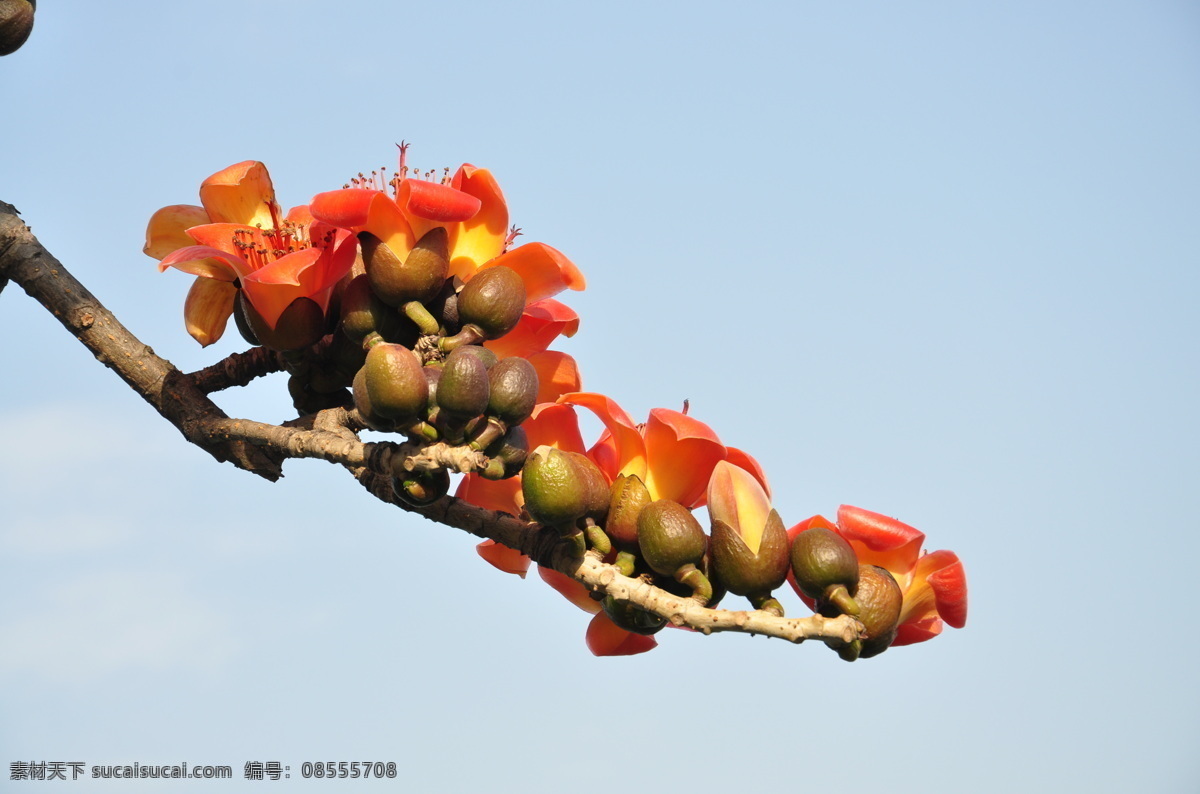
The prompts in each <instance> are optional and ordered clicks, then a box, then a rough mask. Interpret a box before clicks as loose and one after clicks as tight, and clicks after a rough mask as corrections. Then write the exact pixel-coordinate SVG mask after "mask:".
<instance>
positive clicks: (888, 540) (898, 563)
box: [788, 505, 967, 645]
mask: <svg viewBox="0 0 1200 794" xmlns="http://www.w3.org/2000/svg"><path fill="white" fill-rule="evenodd" d="M810 527H825V528H827V529H831V530H833V531H834V532H837V533H838V534H839V535H841V536H842V537H843V538H845V539H846V540H847V541H848V542H849V543H850V546H851V548H853V549H854V551H855V553H856V554H857V555H858V561H859V562H860V563H864V564H867V565H878V566H879V567H880V568H885V569H886V570H887V571H888V572H889V573H891V574H892V577H893V578H894V579H895V580H896V583H897V584H899V585H900V590H901V592H903V594H904V603H903V605H902V606H901V608H900V624H899V628H898V631H897V634H896V639H895V640H894V641H893V642H892V645H910V644H912V643H915V642H924V641H925V640H928V639H931V638H933V637H936V636H937V635H938V634H941V633H942V627H943V625H944V624H949V625H950V626H953V627H954V628H956V629H961V628H962V627H963V626H965V625H966V622H967V577H966V573H965V572H964V570H963V565H962V562H961V561H960V560H959V559H958V555H957V554H955V553H954V552H952V551H944V550H943V551H935V552H931V553H928V554H922V553H921V550H922V546H923V545H924V544H925V533H923V532H921V531H920V530H918V529H915V528H913V527H910V526H909V525H908V524H904V523H901V522H900V521H897V520H896V519H894V518H889V517H888V516H884V515H881V514H879V513H872V512H871V511H869V510H863V509H862V508H860V507H851V506H850V505H842V506H841V507H839V508H838V514H837V523H836V524H835V523H832V522H830V521H829V519H827V518H825V517H823V516H813V517H812V518H808V519H805V520H804V521H801V522H800V523H799V524H797V525H796V526H794V527H792V528H791V529H789V530H788V538H789V539H794V538H795V537H796V535H798V534H799V533H801V532H803V531H804V530H806V529H809V528H810ZM790 578H791V577H790V576H789V579H790ZM792 586H793V587H796V583H795V582H794V581H793V582H792ZM796 592H797V593H800V590H799V588H798V587H796ZM800 597H801V598H802V599H804V601H805V603H807V604H808V605H809V606H810V607H811V606H812V605H813V602H812V600H811V599H809V598H807V597H806V596H804V594H803V593H800Z"/></svg>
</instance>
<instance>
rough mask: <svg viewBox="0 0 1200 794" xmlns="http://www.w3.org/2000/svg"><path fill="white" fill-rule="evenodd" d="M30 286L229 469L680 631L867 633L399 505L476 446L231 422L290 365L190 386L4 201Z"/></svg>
mask: <svg viewBox="0 0 1200 794" xmlns="http://www.w3.org/2000/svg"><path fill="white" fill-rule="evenodd" d="M10 279H11V280H12V281H15V282H16V283H17V284H19V285H20V286H21V287H22V288H23V289H24V290H25V292H27V293H28V294H29V295H30V297H32V298H33V299H34V300H36V301H38V302H39V303H41V304H42V305H43V306H44V307H46V308H47V309H48V310H49V311H50V312H51V313H52V314H54V316H55V317H57V318H58V320H59V322H61V323H62V324H63V326H64V327H65V328H66V329H67V330H68V331H70V332H71V333H72V334H73V335H74V336H75V338H76V339H78V340H79V341H80V342H82V343H83V345H84V346H85V347H87V348H88V349H89V350H90V351H92V353H93V354H94V355H95V356H96V358H97V359H98V360H99V361H100V362H102V363H103V364H104V365H105V366H107V367H108V368H109V369H111V370H113V371H114V372H115V373H116V374H117V375H119V376H120V377H121V379H122V380H124V381H125V382H126V383H127V384H128V385H129V386H130V387H131V388H132V389H133V390H134V391H135V392H137V393H138V394H139V395H141V396H142V398H143V399H144V400H146V402H148V403H150V404H151V405H152V406H154V408H155V409H156V410H157V411H158V412H159V413H160V414H161V415H162V416H163V417H164V418H165V419H167V421H169V422H171V424H173V425H175V427H176V428H178V429H179V431H180V432H181V433H182V434H183V436H184V437H185V438H186V439H187V440H188V441H190V442H191V443H193V444H196V445H198V446H200V447H201V448H203V449H205V450H206V451H208V452H209V453H210V454H211V455H212V456H213V457H215V458H216V459H217V460H219V461H229V462H232V463H233V464H234V465H236V466H238V467H239V468H243V469H246V470H247V471H252V472H254V473H255V474H258V475H260V476H262V477H266V478H267V479H270V480H276V479H278V478H279V477H281V476H282V469H281V464H282V462H283V460H285V459H287V458H320V459H322V460H327V461H330V462H332V463H337V464H340V465H342V466H344V467H346V468H348V469H349V470H350V471H351V472H352V473H353V474H354V476H355V477H356V478H357V479H358V481H359V482H360V483H361V484H362V485H363V486H364V487H365V488H366V489H367V490H368V491H370V492H371V494H373V495H374V496H375V497H376V498H378V499H380V500H382V501H384V502H388V503H390V504H395V505H397V506H398V507H401V508H402V509H404V510H407V511H409V512H411V513H415V514H417V515H420V516H422V517H424V518H427V519H429V520H431V521H434V522H437V523H440V524H445V525H447V526H451V527H455V528H457V529H461V530H464V531H466V532H469V533H471V534H473V535H476V536H478V537H481V538H489V539H491V540H494V541H496V542H497V543H502V544H504V545H505V546H508V547H510V548H513V549H516V550H518V551H520V552H522V553H523V554H526V555H528V556H529V557H530V558H531V559H533V560H535V561H536V562H537V563H538V564H539V565H544V566H547V567H551V568H553V569H555V570H557V571H559V572H561V573H564V574H566V575H568V576H571V577H573V578H575V579H577V580H578V581H580V582H582V583H583V584H585V585H586V586H588V587H589V588H591V589H592V590H593V591H596V592H600V593H607V594H610V595H612V596H613V597H614V598H617V599H619V600H623V601H628V602H629V603H631V604H634V605H635V606H638V607H640V608H642V609H645V610H647V611H649V612H653V613H655V614H657V615H660V616H662V617H664V618H666V619H667V620H670V621H671V622H672V623H673V624H674V625H676V626H686V627H688V628H692V629H695V630H696V631H700V632H703V633H705V634H710V633H712V632H715V631H736V632H746V633H750V634H763V635H766V636H769V637H779V638H782V639H786V640H789V641H791V642H801V641H803V640H806V639H821V640H826V641H828V642H831V643H834V644H837V643H846V642H850V641H852V640H853V639H855V638H856V637H858V636H859V632H860V631H861V629H862V627H861V624H859V623H858V622H857V621H856V620H854V619H853V618H850V617H847V616H842V617H838V618H824V617H821V616H819V615H814V616H812V617H806V618H779V617H775V616H774V615H772V614H770V613H767V612H764V611H761V610H754V611H731V610H725V609H708V608H706V607H702V606H700V605H699V604H698V603H697V602H696V601H695V600H693V599H691V598H680V597H678V596H675V595H672V594H671V593H668V592H666V591H665V590H662V589H660V588H657V587H654V586H653V585H651V584H649V583H647V582H645V581H642V580H640V579H633V578H630V577H627V576H623V575H622V574H621V573H620V572H619V571H618V570H617V569H616V568H615V567H614V566H612V565H607V564H605V563H604V562H603V561H602V560H600V559H599V558H598V557H596V556H595V552H588V554H586V555H585V556H584V557H583V558H578V557H573V556H572V552H571V544H569V543H566V542H564V541H563V540H562V538H561V537H560V536H559V534H558V533H557V532H556V531H555V530H553V529H550V528H546V527H542V526H540V525H538V524H534V523H531V522H528V521H523V520H521V519H519V518H516V517H514V516H511V515H509V514H507V513H498V512H495V511H492V510H487V509H484V508H481V507H477V506H475V505H472V504H469V503H467V502H464V501H462V500H459V499H456V498H454V497H450V496H445V497H443V498H441V499H439V500H438V501H436V502H434V503H433V504H430V505H426V506H424V507H414V506H412V505H409V504H405V503H402V502H399V501H397V500H395V499H394V498H393V492H392V487H391V478H392V477H396V476H400V475H402V474H403V473H405V472H410V471H414V470H433V469H441V468H445V469H450V470H453V471H458V472H470V471H475V470H477V469H480V468H482V467H484V466H486V465H487V462H488V461H487V457H486V456H484V455H483V454H482V453H479V452H475V451H473V450H471V449H470V448H469V447H465V446H459V447H455V446H450V445H448V444H446V443H444V442H439V443H435V444H420V443H415V442H411V441H409V442H404V443H392V442H363V441H362V440H361V439H359V437H358V435H357V434H356V433H355V432H354V431H355V429H361V428H362V427H363V426H364V425H363V424H362V422H361V420H360V419H359V417H358V416H357V414H356V413H355V412H354V411H348V410H346V409H343V408H332V409H328V410H325V411H321V412H319V413H318V414H315V415H313V416H309V417H302V418H301V419H299V420H294V421H292V422H289V423H286V424H285V425H271V424H267V423H264V422H255V421H252V420H248V419H231V418H230V417H228V416H227V415H226V414H225V413H224V412H223V411H221V409H220V408H218V407H217V406H216V405H215V404H214V403H213V402H212V401H211V400H210V399H209V398H208V396H207V395H208V393H210V392H213V391H217V390H220V389H224V388H228V387H230V386H240V385H245V384H246V383H249V382H250V381H251V380H253V379H254V378H256V377H259V376H261V375H265V374H267V373H269V372H275V371H278V370H280V369H282V368H283V360H282V358H281V356H279V355H278V354H276V353H273V352H271V351H267V350H265V349H264V348H258V349H255V350H251V351H249V352H246V353H235V354H233V355H231V356H229V357H228V358H226V359H225V360H223V361H221V362H218V363H217V364H214V365H212V366H209V367H206V368H204V369H202V370H199V371H197V372H195V373H192V374H190V375H185V374H183V373H181V372H179V370H177V369H176V368H175V367H174V365H172V364H171V363H170V362H169V361H167V360H165V359H163V358H160V357H159V356H157V355H155V354H154V351H153V350H151V349H150V348H149V347H147V346H146V345H145V344H143V343H142V342H141V341H140V340H138V339H137V337H135V336H134V335H133V334H132V333H130V331H129V330H128V329H126V328H125V327H124V326H123V325H121V323H120V322H118V321H117V319H116V317H114V316H113V315H112V313H110V312H109V311H108V310H107V309H106V308H105V307H104V306H103V305H102V304H101V303H100V301H99V300H98V299H97V298H96V297H95V296H94V295H92V294H91V293H90V292H89V291H88V290H87V289H86V288H85V287H84V286H83V285H82V284H80V283H79V282H78V281H76V280H75V278H74V277H73V276H71V274H70V273H68V272H67V270H66V268H64V267H63V266H62V264H61V263H60V262H59V261H58V260H57V259H55V258H54V257H53V256H52V255H51V254H50V253H49V252H48V251H46V249H45V248H43V247H42V245H41V244H40V243H39V242H38V241H37V238H35V237H34V236H33V234H32V232H30V231H29V228H28V227H26V226H25V224H24V223H22V222H21V220H20V219H19V218H18V217H17V214H16V209H15V208H14V207H12V206H11V205H9V204H5V203H4V202H2V201H0V288H3V286H4V285H5V284H6V283H7V281H8V280H10Z"/></svg>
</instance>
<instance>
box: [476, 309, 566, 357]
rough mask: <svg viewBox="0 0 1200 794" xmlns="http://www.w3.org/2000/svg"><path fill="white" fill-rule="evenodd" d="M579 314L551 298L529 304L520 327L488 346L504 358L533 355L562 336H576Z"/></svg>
mask: <svg viewBox="0 0 1200 794" xmlns="http://www.w3.org/2000/svg"><path fill="white" fill-rule="evenodd" d="M578 330H579V315H578V314H576V313H575V310H574V309H572V308H571V307H570V306H567V305H565V304H562V303H559V302H558V301H556V300H552V299H547V300H542V301H538V302H537V303H531V304H529V305H528V306H526V307H525V311H524V313H523V314H522V315H521V319H520V320H519V321H518V322H517V327H516V328H514V329H512V330H511V331H509V332H508V333H507V334H505V335H504V336H502V337H500V338H499V339H492V340H490V341H488V342H487V344H486V345H485V347H487V348H488V349H490V350H491V351H492V352H493V353H495V354H496V355H497V356H499V357H500V358H508V357H509V356H521V357H525V358H527V357H529V356H531V355H533V354H534V353H539V352H541V351H543V350H545V349H546V348H547V347H549V346H550V345H551V344H552V343H553V342H554V340H555V339H557V338H558V337H560V336H568V337H570V336H574V335H575V332H576V331H578Z"/></svg>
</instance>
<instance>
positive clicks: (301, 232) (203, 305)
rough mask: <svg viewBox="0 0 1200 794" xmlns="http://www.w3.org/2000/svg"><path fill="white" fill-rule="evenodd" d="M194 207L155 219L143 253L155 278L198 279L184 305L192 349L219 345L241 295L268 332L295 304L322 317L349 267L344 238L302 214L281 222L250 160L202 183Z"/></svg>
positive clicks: (301, 209)
mask: <svg viewBox="0 0 1200 794" xmlns="http://www.w3.org/2000/svg"><path fill="white" fill-rule="evenodd" d="M200 203H201V206H194V205H180V204H176V205H171V206H168V207H163V208H162V209H160V210H158V211H157V212H155V213H154V215H153V216H151V218H150V223H149V225H148V226H147V229H146V245H145V248H144V249H143V250H144V251H145V252H146V253H147V254H148V255H150V256H152V257H154V258H155V259H159V260H161V261H160V262H159V266H158V267H159V270H160V271H163V270H166V269H167V268H169V267H173V268H176V269H177V270H182V271H183V272H185V273H190V274H191V275H194V276H196V281H195V282H194V283H193V285H192V288H191V290H189V292H188V296H187V300H186V302H185V303H184V322H185V324H186V326H187V330H188V333H189V334H191V336H192V337H193V338H194V339H195V340H196V341H198V342H199V343H200V344H201V345H205V346H207V345H211V344H212V343H213V342H216V341H217V340H218V339H220V338H221V335H222V334H223V333H224V332H225V326H226V324H227V323H228V321H229V316H230V315H231V314H232V313H233V309H234V300H235V298H236V296H237V293H238V290H239V289H241V290H242V292H243V294H244V296H245V298H246V300H247V301H248V302H249V304H250V306H251V307H252V308H253V309H254V310H255V311H256V312H257V313H258V314H259V316H260V317H261V318H262V319H263V321H264V322H265V323H266V324H267V326H268V327H269V328H271V329H274V328H275V327H276V325H277V323H278V322H279V319H280V317H281V316H282V315H283V314H284V312H285V311H287V309H288V308H289V307H290V306H291V305H292V304H293V303H294V302H295V301H297V300H300V299H307V300H311V301H313V302H314V303H315V304H316V305H317V307H318V308H319V309H320V311H321V313H322V314H323V313H324V312H325V311H326V310H327V309H328V305H329V299H330V295H331V293H332V290H333V286H334V285H335V284H336V283H337V282H338V281H339V280H340V279H341V278H342V277H343V276H344V275H345V274H346V273H347V272H349V270H350V268H351V267H352V266H353V265H354V254H355V244H354V240H353V239H351V238H350V235H349V233H348V232H345V231H341V230H338V229H335V228H334V227H332V226H329V225H327V224H322V223H318V222H315V221H314V220H313V218H312V216H311V215H310V214H309V212H308V208H307V207H306V206H298V207H295V208H293V209H292V210H290V211H289V212H288V213H287V214H286V215H284V213H283V211H282V210H281V208H280V206H279V204H278V203H277V202H276V200H275V189H274V187H273V185H272V184H271V177H270V175H269V174H268V173H267V168H266V166H265V165H263V164H262V163H260V162H257V161H253V160H247V161H245V162H241V163H236V164H235V165H231V166H229V167H228V168H225V169H223V170H221V171H218V172H217V173H215V174H213V175H212V176H210V177H209V178H208V179H206V180H204V182H203V183H202V184H201V185H200Z"/></svg>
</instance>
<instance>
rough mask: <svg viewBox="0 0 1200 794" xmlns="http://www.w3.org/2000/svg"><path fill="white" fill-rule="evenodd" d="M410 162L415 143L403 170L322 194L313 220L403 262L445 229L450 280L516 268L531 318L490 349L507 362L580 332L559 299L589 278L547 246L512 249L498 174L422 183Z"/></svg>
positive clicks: (470, 171)
mask: <svg viewBox="0 0 1200 794" xmlns="http://www.w3.org/2000/svg"><path fill="white" fill-rule="evenodd" d="M406 158H407V146H406V145H404V144H401V147H400V166H399V168H398V170H397V173H396V174H395V176H393V177H392V178H390V179H389V178H388V177H387V175H386V173H384V174H382V175H381V174H380V173H378V172H372V174H371V176H370V177H360V178H359V179H356V180H354V182H353V184H352V185H347V186H346V187H344V188H342V189H341V190H332V191H328V192H326V193H320V194H318V195H317V196H315V197H314V198H313V201H312V214H313V217H315V218H317V219H318V220H320V221H323V222H326V223H329V224H332V225H334V226H337V227H339V228H342V229H347V230H349V231H352V232H354V233H355V234H359V233H363V232H366V233H368V234H370V235H372V236H374V237H375V238H377V239H378V240H379V241H380V242H381V243H383V244H384V245H386V246H387V247H388V248H389V249H391V251H392V252H393V253H394V254H395V255H396V256H397V257H398V258H400V259H404V258H405V257H407V256H408V254H409V252H410V251H412V249H413V247H414V246H415V245H416V244H417V241H419V240H420V239H421V237H422V236H423V235H425V234H426V233H427V232H429V231H430V230H432V229H435V228H443V229H445V230H446V234H447V241H448V244H449V253H450V255H449V262H450V269H449V275H450V276H451V277H457V278H460V279H462V280H463V281H464V282H465V281H470V280H471V278H472V277H473V276H474V275H475V274H476V273H478V272H479V271H480V270H483V269H485V268H489V267H496V266H497V265H504V266H506V267H509V268H511V269H512V270H514V271H515V272H516V273H517V275H519V276H520V277H521V280H522V281H523V282H524V284H525V295H526V307H525V312H524V315H523V316H522V317H521V320H520V322H519V323H518V324H517V327H516V328H514V329H513V330H512V331H510V332H509V333H508V334H506V335H505V336H504V337H501V338H500V339H497V340H490V341H488V342H487V343H486V345H485V346H486V347H488V348H492V349H493V350H495V352H496V353H497V355H499V356H501V357H505V356H515V355H520V356H526V357H529V356H531V355H533V354H535V353H538V352H541V351H544V350H546V348H547V347H548V346H549V344H550V343H551V342H552V341H553V340H554V339H555V338H556V337H558V336H559V335H564V336H571V335H573V334H574V333H575V331H576V330H577V329H578V327H579V317H578V315H577V314H575V312H574V311H573V310H571V309H570V308H569V307H567V306H565V305H563V304H562V303H559V302H558V301H556V300H554V299H553V297H554V296H555V295H557V294H558V293H560V292H562V291H563V290H564V289H572V290H582V289H583V288H584V286H585V280H584V277H583V274H582V273H581V272H580V271H579V269H578V268H577V267H576V266H575V265H574V264H573V263H572V262H571V260H569V259H568V258H567V257H566V256H564V255H563V254H562V253H561V252H560V251H558V250H556V249H555V248H552V247H551V246H549V245H546V244H545V243H537V242H534V243H526V244H525V245H521V246H518V247H516V248H512V249H511V250H510V249H509V248H508V246H509V244H510V243H511V241H512V236H513V234H512V233H510V231H509V229H508V220H509V217H508V205H507V203H506V202H505V200H504V195H503V193H501V192H500V186H499V185H498V184H497V183H496V180H495V178H494V177H493V176H492V174H491V172H490V171H488V170H487V169H484V168H476V167H475V166H473V165H471V164H469V163H464V164H463V165H462V166H460V167H459V169H458V170H457V171H456V172H455V173H454V175H453V176H452V177H447V178H444V179H440V180H439V179H429V178H421V177H420V176H419V175H418V174H417V173H416V172H412V173H411V174H410V171H409V168H408V166H407V164H406ZM430 176H433V175H432V174H426V177H430ZM535 363H536V362H535Z"/></svg>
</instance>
